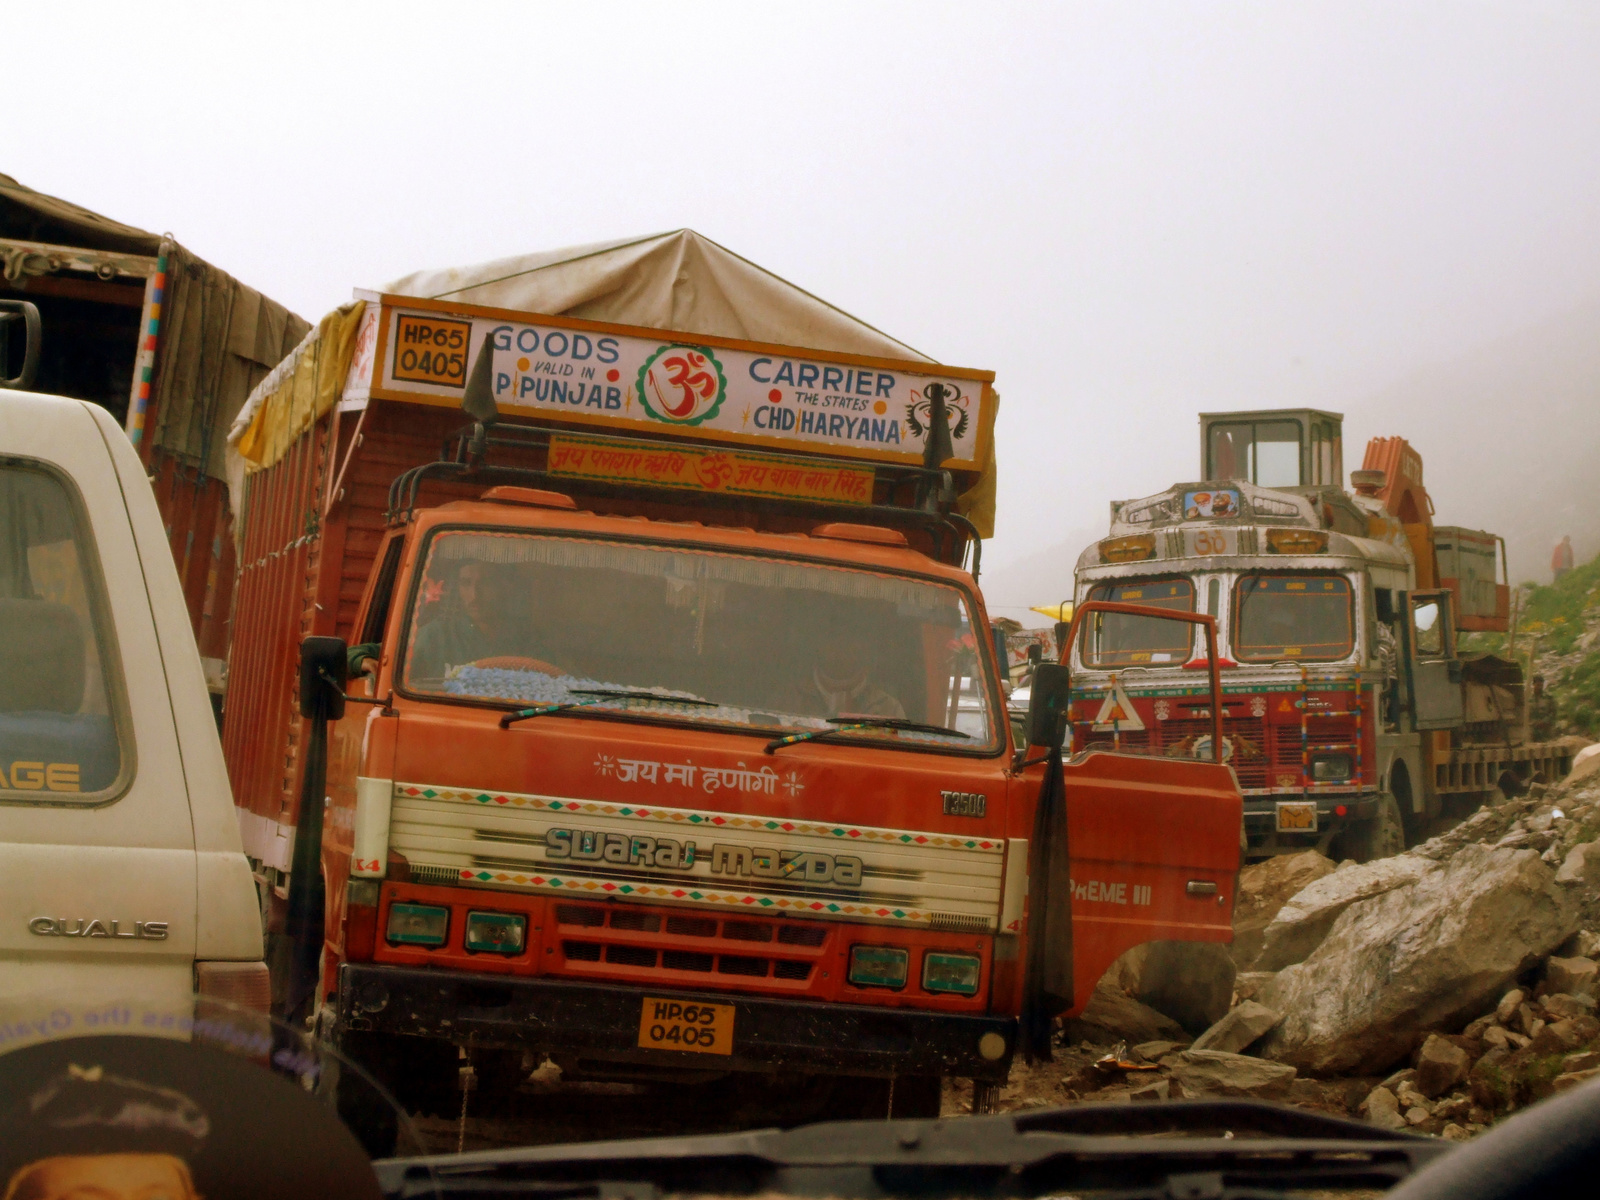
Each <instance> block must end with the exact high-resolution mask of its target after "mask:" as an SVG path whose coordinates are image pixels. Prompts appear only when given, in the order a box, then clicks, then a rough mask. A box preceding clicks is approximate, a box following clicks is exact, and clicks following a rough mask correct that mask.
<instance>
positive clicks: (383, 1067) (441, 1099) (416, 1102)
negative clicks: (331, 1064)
mask: <svg viewBox="0 0 1600 1200" xmlns="http://www.w3.org/2000/svg"><path fill="white" fill-rule="evenodd" d="M339 1049H340V1050H341V1051H342V1052H343V1053H344V1054H345V1056H346V1057H348V1058H351V1059H353V1060H354V1061H355V1062H356V1065H358V1066H360V1067H361V1068H362V1069H364V1070H365V1071H366V1072H367V1073H368V1074H369V1075H371V1076H372V1077H373V1078H374V1079H376V1080H377V1081H378V1082H379V1083H381V1084H382V1085H383V1086H384V1087H386V1088H388V1089H389V1091H390V1093H391V1094H392V1095H393V1096H394V1098H395V1099H396V1100H397V1101H398V1102H399V1104H400V1107H401V1108H403V1109H405V1110H406V1112H408V1113H412V1114H419V1115H422V1116H429V1117H454V1116H456V1115H457V1114H458V1113H459V1112H460V1111H461V1085H460V1079H461V1068H460V1057H461V1056H460V1054H459V1053H458V1052H457V1051H456V1048H455V1046H454V1045H453V1044H451V1043H450V1042H441V1041H436V1040H435V1039H433V1038H421V1037H403V1036H400V1035H398V1034H392V1033H346V1034H345V1035H344V1037H343V1038H342V1039H341V1041H340V1044H339ZM367 1090H370V1089H367Z"/></svg>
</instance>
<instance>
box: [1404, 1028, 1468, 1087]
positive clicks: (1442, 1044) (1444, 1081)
mask: <svg viewBox="0 0 1600 1200" xmlns="http://www.w3.org/2000/svg"><path fill="white" fill-rule="evenodd" d="M1471 1069H1472V1059H1471V1057H1470V1056H1468V1054H1467V1052H1466V1051H1465V1050H1463V1049H1462V1048H1461V1047H1460V1046H1458V1045H1456V1044H1455V1043H1454V1042H1452V1041H1449V1040H1448V1039H1446V1038H1442V1037H1440V1036H1439V1035H1438V1034H1436V1033H1434V1034H1430V1035H1429V1036H1428V1040H1427V1041H1425V1042H1423V1043H1422V1048H1421V1049H1419V1050H1418V1051H1417V1078H1416V1087H1417V1091H1419V1092H1421V1093H1422V1094H1423V1095H1424V1096H1426V1097H1427V1098H1428V1099H1429V1100H1432V1099H1435V1098H1436V1097H1438V1096H1442V1095H1443V1094H1444V1093H1445V1092H1447V1091H1449V1090H1450V1089H1451V1088H1453V1087H1455V1085H1456V1084H1458V1083H1460V1082H1461V1081H1462V1080H1463V1079H1465V1078H1466V1077H1467V1072H1468V1071H1469V1070H1471Z"/></svg>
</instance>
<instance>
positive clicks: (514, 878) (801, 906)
mask: <svg viewBox="0 0 1600 1200" xmlns="http://www.w3.org/2000/svg"><path fill="white" fill-rule="evenodd" d="M415 865H416V866H419V867H425V866H426V865H427V864H425V863H418V864H415ZM457 875H458V877H459V878H460V879H461V881H462V882H463V883H469V882H470V883H481V884H489V885H491V886H493V885H500V886H502V887H521V888H536V889H539V890H542V891H590V892H593V891H606V892H616V893H618V894H621V895H625V896H637V897H639V898H641V899H647V900H648V899H659V900H696V901H699V902H700V903H702V904H728V905H736V906H741V907H747V906H758V907H760V908H764V909H774V908H775V909H780V910H787V911H790V912H819V913H821V912H825V913H829V914H831V915H834V916H840V917H868V918H875V919H877V920H880V921H902V922H907V923H913V924H927V923H928V922H930V921H932V920H933V916H934V914H933V913H931V912H921V911H919V910H916V909H906V908H886V907H883V906H881V905H872V904H851V903H848V902H839V901H823V900H812V899H808V898H806V897H803V896H762V895H757V894H753V893H750V892H710V891H698V890H685V889H684V888H671V887H657V886H655V885H653V884H639V883H623V884H617V883H607V882H604V881H597V880H593V879H557V878H555V877H554V876H548V877H547V876H544V875H525V874H523V873H521V872H520V871H485V870H474V869H472V868H470V867H463V868H461V869H460V870H459V871H458V872H457Z"/></svg>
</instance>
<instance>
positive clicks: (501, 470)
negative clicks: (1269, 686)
mask: <svg viewBox="0 0 1600 1200" xmlns="http://www.w3.org/2000/svg"><path fill="white" fill-rule="evenodd" d="M491 431H492V432H491ZM559 432H560V431H559V430H551V429H545V428H541V427H539V426H533V425H510V424H504V423H496V424H493V425H487V426H486V425H482V424H478V423H473V424H470V425H466V426H463V427H462V428H460V429H458V430H456V431H455V432H454V433H452V434H450V435H449V437H447V438H446V439H445V443H444V445H443V446H442V447H441V449H440V454H439V458H438V459H436V460H435V461H433V462H429V463H423V464H421V465H419V466H415V467H411V468H409V469H407V470H405V471H402V472H401V473H400V474H399V475H397V476H395V478H394V481H393V482H392V483H391V484H390V485H389V503H388V511H387V512H386V513H385V519H386V520H387V521H388V522H389V523H390V524H397V523H400V522H403V521H406V520H409V519H410V518H411V516H412V515H413V514H414V513H415V512H416V507H417V495H418V492H419V491H420V489H421V487H422V484H423V483H424V482H425V481H426V480H429V479H436V480H441V481H451V482H463V481H467V480H471V481H473V482H483V483H509V484H523V485H537V486H540V487H547V488H556V489H559V490H560V491H563V492H575V493H578V494H584V495H595V496H607V497H624V496H650V497H660V498H666V499H674V500H678V501H681V500H682V499H683V497H684V495H685V494H686V492H687V491H689V489H684V488H673V487H663V486H659V485H652V484H648V483H639V482H633V481H626V482H625V481H620V480H609V481H605V482H601V481H598V480H591V479H582V478H577V477H574V476H570V475H562V474H558V473H556V472H553V471H550V470H547V469H540V468H538V467H518V466H508V465H503V464H494V463H490V462H487V461H486V456H487V453H488V450H489V448H490V447H491V446H501V447H505V448H509V449H521V450H530V449H534V450H537V449H544V450H546V451H548V449H549V445H550V439H551V437H552V436H553V435H558V434H559ZM507 435H509V436H507ZM607 440H611V441H615V442H616V443H617V444H618V445H619V446H626V447H628V448H629V449H644V450H671V451H677V452H682V451H683V450H685V449H688V448H689V447H690V446H691V445H693V446H694V448H696V449H699V448H702V447H700V446H699V444H698V443H677V442H664V441H657V440H654V439H646V438H612V439H607ZM745 453H747V454H749V453H760V451H748V450H747V451H745ZM784 457H785V458H786V459H790V460H793V459H795V458H796V457H797V456H796V455H793V454H786V455H785V456H784ZM807 461H811V462H814V463H815V464H816V465H817V466H819V467H828V468H836V467H837V466H838V465H839V463H838V461H837V460H833V459H827V458H821V457H815V458H810V459H808V460H807ZM873 470H874V472H875V474H876V475H878V476H880V477H881V478H882V479H883V481H884V482H886V483H887V484H888V486H889V490H890V492H891V494H892V493H893V492H894V491H895V490H896V489H898V488H903V487H904V486H905V485H908V484H909V485H912V487H913V489H914V493H915V498H914V500H913V502H912V503H911V504H907V505H904V506H902V505H897V504H864V505H850V506H849V508H848V512H849V514H850V516H851V517H852V518H855V517H857V516H859V517H860V518H862V519H863V522H864V523H866V524H873V523H883V524H886V525H889V526H890V527H894V526H907V527H911V528H914V529H916V530H918V531H920V532H923V533H926V534H928V535H929V537H930V538H931V539H932V540H933V542H934V545H935V546H936V548H937V551H936V555H935V557H937V558H938V559H939V561H941V562H945V563H948V564H950V565H953V566H964V565H965V563H966V558H967V553H966V552H967V550H969V549H970V550H971V552H972V566H971V574H972V577H973V578H974V579H976V578H977V577H978V570H979V567H980V565H981V562H982V556H983V541H982V539H981V538H980V537H979V536H978V531H977V529H976V528H975V527H974V526H973V524H972V522H971V521H969V520H967V518H966V517H964V516H962V515H961V514H960V513H956V512H941V511H939V510H938V508H937V507H936V505H937V502H938V497H939V496H941V495H946V494H949V492H950V491H951V490H953V489H952V483H951V475H950V472H949V471H946V470H942V469H938V468H930V467H914V466H907V465H898V464H885V463H875V464H873ZM692 494H693V496H694V498H695V503H697V504H707V505H710V506H712V507H717V508H738V507H741V506H744V505H748V504H749V503H750V502H751V497H750V496H747V495H742V494H736V493H722V492H714V491H703V490H693V491H692ZM761 506H762V508H763V509H767V510H770V511H774V512H781V513H789V514H793V515H796V516H818V517H831V518H833V519H835V520H838V519H839V518H840V514H841V513H842V512H844V511H846V510H845V509H844V508H843V507H842V506H840V505H838V504H829V503H827V502H825V501H818V500H800V499H794V498H787V497H762V498H761ZM1134 607H1137V606H1134Z"/></svg>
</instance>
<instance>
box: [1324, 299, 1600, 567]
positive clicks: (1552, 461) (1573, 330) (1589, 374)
mask: <svg viewBox="0 0 1600 1200" xmlns="http://www.w3.org/2000/svg"><path fill="white" fill-rule="evenodd" d="M1395 434H1398V435H1400V436H1401V437H1404V438H1405V439H1406V440H1407V441H1409V442H1410V443H1411V445H1412V446H1413V447H1414V448H1415V449H1416V450H1417V452H1418V453H1419V454H1421V455H1422V463H1423V482H1424V483H1425V484H1426V486H1427V488H1428V493H1429V495H1431V496H1432V497H1433V503H1434V508H1435V510H1436V512H1435V515H1434V520H1435V521H1436V522H1437V523H1438V524H1442V525H1465V526H1468V527H1471V528H1475V529H1487V530H1489V531H1490V532H1492V533H1498V534H1500V535H1501V536H1502V537H1504V538H1505V539H1506V550H1507V554H1508V557H1509V559H1510V564H1511V579H1512V581H1513V582H1518V581H1521V580H1524V579H1535V580H1537V581H1539V582H1541V583H1548V582H1549V581H1550V552H1551V550H1552V548H1553V547H1554V545H1555V543H1556V542H1558V541H1560V540H1561V537H1562V535H1563V534H1568V533H1570V534H1571V535H1572V545H1573V550H1574V552H1575V554H1576V557H1577V561H1578V562H1583V561H1584V560H1586V559H1588V558H1591V557H1593V556H1594V555H1595V554H1596V553H1597V552H1600V296H1596V297H1595V298H1594V299H1592V300H1590V301H1588V302H1586V303H1584V304H1582V305H1580V306H1579V307H1577V308H1574V309H1571V310H1569V311H1567V312H1565V313H1563V314H1561V315H1560V316H1557V317H1554V318H1552V319H1549V320H1546V321H1543V322H1540V323H1537V324H1534V325H1531V326H1528V327H1527V328H1524V329H1522V330H1519V331H1518V332H1516V333H1514V334H1511V335H1508V336H1506V337H1503V338H1500V339H1497V340H1495V341H1492V342H1488V343H1486V344H1484V345H1482V346H1480V347H1478V348H1477V349H1475V350H1472V351H1470V352H1469V353H1466V354H1463V355H1462V356H1461V357H1459V358H1456V359H1453V360H1451V361H1449V362H1444V363H1438V364H1434V365H1430V366H1428V367H1425V368H1422V369H1420V370H1417V371H1415V372H1412V373H1411V374H1409V375H1407V376H1404V377H1402V378H1400V379H1398V380H1396V381H1395V382H1394V383H1393V384H1391V385H1389V386H1387V387H1385V388H1383V389H1382V390H1381V391H1378V392H1376V393H1375V394H1373V395H1370V396H1367V397H1364V398H1363V399H1361V400H1360V401H1357V402H1352V403H1350V404H1349V405H1347V406H1346V408H1345V469H1346V471H1350V470H1354V469H1355V468H1357V467H1359V466H1360V465H1361V454H1362V451H1363V449H1364V448H1365V446H1366V442H1367V439H1368V438H1369V437H1383V436H1391V435H1395Z"/></svg>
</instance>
